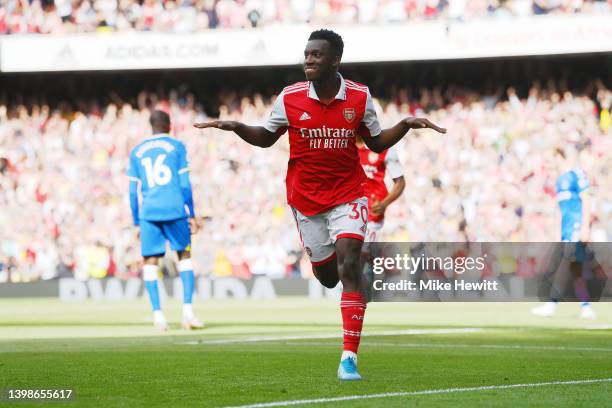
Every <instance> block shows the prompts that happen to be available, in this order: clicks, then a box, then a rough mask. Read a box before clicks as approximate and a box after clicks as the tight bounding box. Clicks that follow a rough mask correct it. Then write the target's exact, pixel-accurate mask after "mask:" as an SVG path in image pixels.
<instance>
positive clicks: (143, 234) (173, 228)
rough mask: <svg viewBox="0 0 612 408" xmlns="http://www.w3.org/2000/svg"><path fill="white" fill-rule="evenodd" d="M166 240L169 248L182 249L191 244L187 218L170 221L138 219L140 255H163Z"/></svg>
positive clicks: (187, 247)
mask: <svg viewBox="0 0 612 408" xmlns="http://www.w3.org/2000/svg"><path fill="white" fill-rule="evenodd" d="M166 241H170V249H172V250H173V251H184V250H186V249H189V246H190V245H191V231H190V229H189V222H188V221H187V218H179V219H178V220H171V221H147V220H140V248H141V252H142V256H154V255H163V254H165V253H166Z"/></svg>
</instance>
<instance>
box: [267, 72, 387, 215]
mask: <svg viewBox="0 0 612 408" xmlns="http://www.w3.org/2000/svg"><path fill="white" fill-rule="evenodd" d="M338 76H339V78H340V90H339V91H338V94H337V95H336V96H335V98H334V100H332V101H331V102H330V103H329V104H324V103H323V102H321V101H320V100H319V97H318V96H317V93H316V91H315V88H314V85H313V84H312V83H311V82H298V83H295V84H293V85H290V86H288V87H286V88H285V89H283V91H282V92H281V93H280V95H279V96H278V98H277V99H276V102H275V103H274V107H273V108H272V112H271V113H270V116H269V117H268V119H267V121H266V123H265V124H264V127H265V128H266V129H267V130H269V131H270V132H283V133H284V132H285V130H287V129H288V130H289V146H290V154H289V165H288V169H287V179H286V182H287V202H288V203H289V205H290V206H292V207H294V208H295V209H297V210H298V211H300V212H301V213H302V214H304V215H306V216H312V215H316V214H319V213H322V212H325V211H327V210H329V209H331V208H333V207H335V206H337V205H340V204H344V203H348V202H351V201H353V200H355V199H357V198H359V197H363V196H364V195H365V191H364V185H365V181H366V177H365V174H364V173H363V169H362V167H361V164H360V162H359V153H358V151H357V145H356V144H355V134H356V133H357V132H358V131H359V132H362V133H366V134H369V135H371V136H378V135H379V134H380V132H381V128H380V124H379V123H378V118H377V117H376V112H375V111H374V104H373V103H372V97H371V95H370V91H369V90H368V87H366V86H364V85H361V84H358V83H356V82H353V81H349V80H345V79H344V78H342V76H341V75H340V74H338Z"/></svg>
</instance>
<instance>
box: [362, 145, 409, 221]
mask: <svg viewBox="0 0 612 408" xmlns="http://www.w3.org/2000/svg"><path fill="white" fill-rule="evenodd" d="M359 159H360V161H361V165H362V166H363V171H364V172H365V175H366V177H367V181H366V185H365V195H366V197H367V198H368V210H369V211H368V214H369V216H368V221H371V222H380V221H382V220H383V219H384V215H376V214H374V213H373V212H372V205H373V204H374V203H375V202H377V201H381V200H382V199H384V198H385V197H386V196H387V195H388V194H389V191H388V190H387V185H386V184H385V174H389V177H391V178H392V179H396V178H398V177H401V176H403V175H404V169H403V168H402V165H401V164H400V161H399V157H398V155H397V151H396V150H395V149H394V148H393V147H392V148H390V149H387V150H385V151H384V152H382V153H375V152H373V151H371V150H370V149H368V148H367V146H365V145H363V146H361V147H359Z"/></svg>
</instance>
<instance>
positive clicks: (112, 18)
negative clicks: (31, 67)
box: [0, 0, 612, 34]
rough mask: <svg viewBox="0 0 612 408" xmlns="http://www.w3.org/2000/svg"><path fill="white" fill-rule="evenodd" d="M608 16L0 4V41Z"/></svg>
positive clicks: (487, 5)
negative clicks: (22, 37)
mask: <svg viewBox="0 0 612 408" xmlns="http://www.w3.org/2000/svg"><path fill="white" fill-rule="evenodd" d="M611 10H612V0H5V1H3V2H1V4H0V34H26V33H40V34H71V33H83V32H100V33H106V32H114V31H117V32H129V31H155V32H173V33H193V32H199V31H203V30H207V29H214V28H253V27H262V26H274V25H283V24H300V23H310V24H313V25H317V26H318V25H329V24H381V23H406V22H411V23H412V22H418V21H424V20H433V19H444V20H448V21H457V22H459V21H470V20H474V19H482V18H513V17H523V16H528V15H541V14H576V13H583V14H600V13H609V12H610V11H611Z"/></svg>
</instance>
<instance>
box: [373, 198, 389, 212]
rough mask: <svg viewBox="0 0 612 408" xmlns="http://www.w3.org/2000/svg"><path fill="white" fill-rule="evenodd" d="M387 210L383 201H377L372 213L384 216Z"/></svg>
mask: <svg viewBox="0 0 612 408" xmlns="http://www.w3.org/2000/svg"><path fill="white" fill-rule="evenodd" d="M386 209H387V206H386V205H384V204H383V203H382V202H381V201H376V202H375V203H374V204H372V213H373V214H374V215H383V214H384V213H385V210H386Z"/></svg>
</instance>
